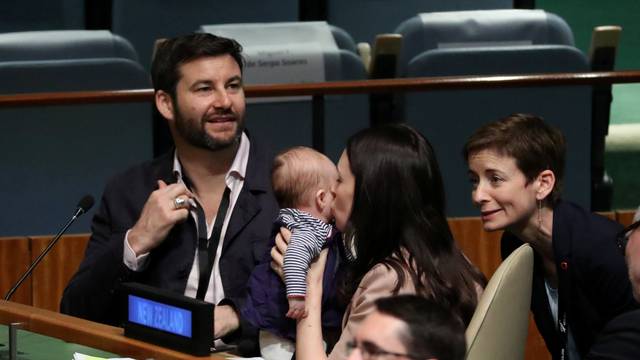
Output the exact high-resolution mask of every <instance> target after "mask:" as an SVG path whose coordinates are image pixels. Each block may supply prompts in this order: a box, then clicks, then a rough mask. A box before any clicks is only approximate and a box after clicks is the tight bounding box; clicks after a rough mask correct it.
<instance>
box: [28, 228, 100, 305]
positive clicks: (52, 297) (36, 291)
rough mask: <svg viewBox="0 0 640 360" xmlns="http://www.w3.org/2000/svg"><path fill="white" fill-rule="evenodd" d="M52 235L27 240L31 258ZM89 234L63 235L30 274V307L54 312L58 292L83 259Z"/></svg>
mask: <svg viewBox="0 0 640 360" xmlns="http://www.w3.org/2000/svg"><path fill="white" fill-rule="evenodd" d="M51 239H52V236H37V237H32V238H31V248H32V254H31V256H32V258H33V259H34V260H35V258H37V257H38V255H40V253H41V252H42V251H43V250H44V248H45V247H46V246H47V244H48V243H49V241H51ZM88 241H89V234H81V235H67V236H63V237H62V238H61V239H60V240H59V241H58V243H57V244H56V245H55V246H54V247H53V249H52V250H51V252H49V254H47V256H46V257H45V258H44V259H43V260H42V262H41V263H40V264H39V265H38V267H37V268H36V269H35V271H34V272H33V280H32V284H33V295H32V299H33V302H32V304H33V306H35V307H38V308H42V309H47V310H51V311H58V310H59V307H60V299H61V298H62V292H63V291H64V288H65V287H66V286H67V283H68V282H69V279H71V276H73V274H74V273H75V272H76V270H77V269H78V266H80V262H81V261H82V259H83V258H84V250H85V248H86V247H87V242H88Z"/></svg>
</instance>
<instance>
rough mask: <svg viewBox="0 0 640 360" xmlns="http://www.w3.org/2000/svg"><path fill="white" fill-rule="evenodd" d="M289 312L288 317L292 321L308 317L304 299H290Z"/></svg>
mask: <svg viewBox="0 0 640 360" xmlns="http://www.w3.org/2000/svg"><path fill="white" fill-rule="evenodd" d="M288 300H289V311H287V317H288V318H291V319H296V320H300V319H304V318H306V317H307V309H306V308H305V306H304V305H305V304H304V298H302V297H292V298H289V299H288Z"/></svg>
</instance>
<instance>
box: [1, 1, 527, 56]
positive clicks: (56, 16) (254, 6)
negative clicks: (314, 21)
mask: <svg viewBox="0 0 640 360" xmlns="http://www.w3.org/2000/svg"><path fill="white" fill-rule="evenodd" d="M305 6H307V7H314V6H315V7H317V8H323V9H325V10H324V11H321V12H322V13H324V14H316V16H318V15H320V17H321V18H322V19H326V21H328V22H329V23H332V24H335V25H336V26H339V27H340V28H343V29H345V30H346V31H348V32H349V33H350V34H351V35H352V36H353V37H354V38H355V39H356V41H358V42H362V41H366V42H371V41H372V40H373V39H374V37H375V35H376V34H379V33H389V32H392V31H393V30H394V29H395V27H396V26H397V24H399V23H400V22H401V21H403V20H404V19H407V18H409V17H410V16H412V15H413V14H416V13H419V12H434V11H459V10H481V9H507V8H512V7H513V6H514V1H513V0H448V1H441V0H403V1H402V4H401V6H399V4H398V2H397V1H395V0H376V1H369V0H350V1H340V0H316V1H314V2H313V4H310V3H309V1H308V0H262V1H258V0H237V1H232V2H223V1H219V0H189V1H182V2H177V1H172V0H135V1H131V0H91V1H88V0H27V1H11V2H8V3H6V4H3V5H2V10H3V11H2V12H0V32H15V31H31V30H47V29H49V30H54V29H55V30H62V29H83V28H84V27H85V23H86V22H87V21H86V20H87V19H85V15H86V14H87V13H88V12H87V10H90V11H91V10H93V8H96V9H99V10H102V11H101V13H103V14H105V15H103V16H109V14H110V16H109V19H107V21H108V22H109V28H110V29H111V30H112V31H113V32H114V33H116V34H119V35H121V36H124V37H125V38H127V39H128V40H129V41H131V43H132V44H133V45H134V46H135V48H136V49H137V51H138V53H139V54H140V57H141V59H142V63H143V65H144V66H145V67H147V66H148V64H149V60H150V58H151V48H152V44H153V40H154V39H156V38H161V37H171V36H175V35H178V34H183V33H185V32H188V31H192V30H194V29H195V28H196V27H198V26H199V25H200V24H225V23H239V22H244V23H247V22H274V21H298V20H299V19H300V16H301V15H300V14H301V10H303V9H301V8H303V7H305ZM109 10H110V11H109ZM314 18H315V17H314ZM362 18H367V19H369V21H361V19H362ZM101 22H103V21H102V20H101Z"/></svg>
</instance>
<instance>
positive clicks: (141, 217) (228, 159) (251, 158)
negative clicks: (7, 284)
mask: <svg viewBox="0 0 640 360" xmlns="http://www.w3.org/2000/svg"><path fill="white" fill-rule="evenodd" d="M241 50H242V48H241V47H240V45H239V44H238V43H237V42H235V41H234V40H231V39H226V38H222V37H217V36H214V35H210V34H192V35H187V36H181V37H177V38H174V39H169V40H166V41H164V42H162V43H161V44H160V45H159V46H158V48H157V51H156V55H155V58H154V60H153V64H152V70H151V72H152V80H153V85H154V88H155V104H156V107H157V108H158V110H159V112H160V113H161V114H162V116H163V117H164V118H165V119H166V121H167V123H168V125H169V128H170V130H171V134H172V137H173V140H174V143H175V150H174V151H171V152H169V153H167V154H165V155H163V156H161V157H159V158H157V159H154V160H153V161H150V162H147V163H144V164H141V165H138V166H134V167H132V168H130V169H129V170H127V171H125V172H123V173H122V174H120V175H117V176H116V177H114V178H113V179H112V180H111V181H110V182H109V183H108V185H107V186H106V189H105V191H104V195H103V197H102V203H101V206H100V209H99V211H98V212H97V213H96V215H95V217H94V219H93V223H92V234H91V239H90V241H89V244H88V247H87V250H86V253H85V258H84V260H83V261H82V263H81V265H80V268H79V270H78V272H77V273H76V274H75V275H74V276H73V278H72V279H71V281H70V282H69V284H68V286H67V288H66V289H65V292H64V295H63V298H62V302H61V311H62V312H63V313H66V314H70V315H74V316H78V317H82V318H86V319H90V320H93V321H98V322H104V323H111V324H114V323H115V324H116V325H117V321H118V320H120V319H121V317H122V315H123V313H124V309H121V308H118V304H117V301H116V297H115V296H114V293H115V291H116V289H117V287H118V285H119V284H120V283H122V282H125V281H136V282H139V283H144V284H148V285H151V286H155V287H159V288H164V289H168V290H171V291H174V292H177V293H180V294H184V295H186V296H189V297H197V298H199V299H204V300H205V301H208V302H212V303H215V304H217V306H216V307H215V316H214V318H215V324H214V329H212V331H214V336H215V338H221V337H222V336H225V335H226V336H227V337H225V341H233V340H234V339H235V340H240V339H249V340H253V341H255V340H256V337H257V331H256V330H255V329H252V327H250V326H248V325H246V326H245V324H244V323H243V321H242V319H241V318H240V317H239V316H238V312H237V309H239V308H240V306H241V305H242V302H243V301H244V297H245V294H246V289H245V285H246V283H247V279H248V278H249V275H250V273H251V271H252V269H253V268H254V266H255V265H256V264H257V263H258V261H259V258H260V257H261V256H262V255H263V254H264V253H265V252H266V251H268V244H269V236H270V234H271V228H272V222H273V219H274V218H275V217H276V215H277V211H278V206H277V203H276V200H275V197H274V196H273V192H272V190H271V184H270V164H271V161H272V158H271V157H270V156H269V155H268V154H269V152H268V151H267V150H266V149H264V148H263V147H262V146H261V145H260V144H259V143H258V141H257V140H255V138H254V137H252V136H249V134H248V133H247V132H246V131H244V115H245V98H244V92H243V87H242V65H243V60H242V56H241ZM247 347H248V348H250V349H257V347H254V346H252V345H246V346H245V348H247ZM249 352H251V351H249Z"/></svg>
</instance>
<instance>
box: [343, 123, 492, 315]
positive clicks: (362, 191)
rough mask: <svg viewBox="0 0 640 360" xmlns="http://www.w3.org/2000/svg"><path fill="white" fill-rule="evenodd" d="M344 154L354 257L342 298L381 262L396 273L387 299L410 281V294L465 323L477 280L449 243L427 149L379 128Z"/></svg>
mask: <svg viewBox="0 0 640 360" xmlns="http://www.w3.org/2000/svg"><path fill="white" fill-rule="evenodd" d="M346 152H347V157H348V159H349V162H350V166H351V171H352V172H353V174H354V176H355V191H354V198H353V207H352V212H351V216H350V223H351V227H352V230H353V232H354V234H355V236H354V239H353V242H354V243H353V244H352V246H353V248H354V250H355V253H356V259H355V260H354V261H353V263H352V264H351V265H350V266H349V270H348V272H347V276H345V278H344V283H343V284H342V286H341V289H342V291H341V293H342V295H343V296H345V298H346V299H350V298H351V297H352V296H353V294H354V292H355V290H356V289H357V286H358V284H359V283H360V280H361V279H362V277H363V276H364V275H365V274H366V273H367V272H368V271H369V270H370V269H371V268H372V267H373V266H375V265H376V264H384V265H386V266H389V267H390V268H392V269H393V270H394V271H395V272H396V273H397V275H398V279H399V281H398V284H397V286H396V288H395V289H394V290H393V292H394V294H395V293H397V292H398V291H399V289H400V288H401V287H402V286H403V285H404V284H405V283H406V282H407V281H411V282H412V283H414V284H415V288H416V291H417V292H418V294H421V295H423V296H426V297H428V298H431V299H433V300H435V301H437V302H439V303H443V304H445V305H447V306H449V307H451V308H452V309H453V310H454V311H455V312H456V313H457V314H458V315H459V316H460V317H461V318H462V320H463V321H464V323H465V325H466V324H468V323H469V321H470V320H471V316H472V315H473V312H474V310H475V306H476V304H477V300H478V299H477V294H476V282H477V283H479V284H481V285H484V284H485V279H484V276H482V274H481V273H480V272H479V271H478V270H477V269H476V268H475V267H474V266H473V265H471V264H470V263H469V262H468V261H467V259H466V258H465V257H464V255H463V254H462V252H461V251H460V250H459V249H458V248H457V246H456V244H455V242H454V240H453V235H452V234H451V231H450V229H449V225H448V223H447V219H446V216H445V199H444V187H443V183H442V176H441V175H440V169H439V167H438V163H437V161H436V157H435V153H434V151H433V148H432V147H431V144H429V142H428V141H427V139H426V138H425V137H424V136H422V134H420V133H419V132H417V131H416V130H414V129H413V128H411V127H409V126H407V125H401V124H396V125H385V126H380V127H374V128H369V129H365V130H362V131H360V132H358V133H357V134H355V135H353V136H352V137H351V138H350V139H349V140H348V142H347V149H346ZM403 269H408V270H409V271H408V272H409V273H410V274H411V278H410V279H407V278H406V276H405V274H406V273H405V271H404V270H403Z"/></svg>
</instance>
